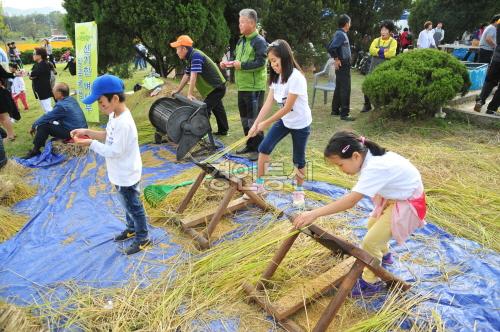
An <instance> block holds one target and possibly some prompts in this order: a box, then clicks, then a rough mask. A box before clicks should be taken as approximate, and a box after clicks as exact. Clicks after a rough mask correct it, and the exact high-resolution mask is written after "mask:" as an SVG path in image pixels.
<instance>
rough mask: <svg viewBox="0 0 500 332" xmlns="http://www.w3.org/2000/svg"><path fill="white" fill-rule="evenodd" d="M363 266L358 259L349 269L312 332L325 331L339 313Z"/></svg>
mask: <svg viewBox="0 0 500 332" xmlns="http://www.w3.org/2000/svg"><path fill="white" fill-rule="evenodd" d="M363 267H364V264H363V263H362V262H360V261H359V259H357V260H356V262H354V265H353V266H352V268H351V271H349V273H348V274H347V275H346V276H345V278H344V281H342V283H341V284H340V288H339V290H338V292H337V294H336V295H335V297H334V298H333V300H332V301H331V302H330V303H329V304H328V307H326V309H325V311H323V314H322V315H321V317H320V319H319V320H318V322H317V323H316V326H315V327H314V329H313V332H323V331H326V329H327V328H328V326H329V325H330V323H331V322H332V320H333V318H334V317H335V314H336V313H337V312H338V311H339V309H340V307H341V306H342V303H344V301H345V299H346V298H347V296H348V295H349V293H350V292H351V290H352V288H353V286H354V284H355V283H356V280H357V279H358V278H359V277H360V276H361V273H363Z"/></svg>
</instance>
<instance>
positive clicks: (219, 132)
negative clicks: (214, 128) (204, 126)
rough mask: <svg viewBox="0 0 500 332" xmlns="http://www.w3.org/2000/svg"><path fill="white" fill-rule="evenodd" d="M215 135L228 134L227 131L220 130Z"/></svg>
mask: <svg viewBox="0 0 500 332" xmlns="http://www.w3.org/2000/svg"><path fill="white" fill-rule="evenodd" d="M214 135H215V136H227V131H222V132H221V131H218V132H215V133H214Z"/></svg>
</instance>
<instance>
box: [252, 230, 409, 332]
mask: <svg viewBox="0 0 500 332" xmlns="http://www.w3.org/2000/svg"><path fill="white" fill-rule="evenodd" d="M292 233H295V234H293V235H291V236H290V237H289V238H287V239H285V240H284V241H283V243H282V244H281V246H280V247H279V249H278V251H277V252H276V253H275V255H274V257H273V259H272V260H271V262H270V263H269V264H268V266H267V268H266V270H265V271H264V273H263V274H262V277H261V279H260V281H259V282H258V283H257V285H256V286H252V285H250V284H248V283H244V284H243V288H244V290H245V291H246V293H247V294H248V295H249V296H250V298H251V299H252V300H254V301H255V302H256V303H257V304H259V305H260V306H261V307H262V308H263V309H264V310H265V311H266V312H267V313H269V314H270V315H272V316H273V317H274V318H275V319H276V320H277V321H278V323H279V324H280V325H281V326H282V327H283V328H285V329H286V330H287V331H290V332H299V331H304V329H303V328H302V327H301V326H300V325H298V324H297V323H295V322H294V321H292V320H291V319H289V317H290V316H291V315H292V314H294V313H295V312H297V311H299V310H300V309H301V308H303V307H304V303H305V302H306V303H310V302H311V301H313V300H314V299H317V298H319V297H321V296H322V295H323V294H325V293H327V292H329V291H330V290H332V289H334V288H336V287H337V286H338V285H340V287H339V288H338V290H337V293H336V295H335V297H334V298H333V299H332V301H331V302H330V303H329V305H328V306H327V307H326V309H325V310H324V311H323V314H322V315H321V317H320V319H319V320H318V322H317V323H316V326H315V327H314V329H313V331H314V332H322V331H325V330H326V329H327V328H328V326H329V325H330V323H331V322H332V320H333V318H334V317H335V314H336V313H337V312H338V310H339V309H340V307H341V306H342V304H343V303H344V301H345V299H346V298H347V296H348V295H349V293H350V292H351V290H352V288H353V287H354V285H355V283H356V280H357V279H358V278H359V277H360V276H361V274H362V273H363V269H364V268H365V267H367V268H369V269H370V270H371V271H372V272H373V273H375V274H376V275H377V276H378V277H379V278H380V279H382V280H383V281H385V282H386V283H387V284H388V286H390V287H392V286H393V284H398V285H399V287H401V289H402V290H404V291H406V290H408V289H409V288H410V287H411V286H410V285H409V284H407V283H405V282H404V281H403V280H401V279H398V278H397V277H396V276H394V275H393V274H392V273H390V272H389V271H387V270H386V269H384V268H383V267H381V266H380V265H379V264H377V263H378V262H377V259H375V258H374V257H373V256H371V255H370V254H369V253H367V252H366V251H364V250H363V249H361V248H358V247H356V246H355V245H353V244H351V243H349V242H347V241H345V240H343V239H341V238H339V237H336V236H334V235H332V234H330V233H327V232H326V231H325V230H323V229H321V228H320V227H318V226H316V225H310V226H309V227H307V228H304V229H302V230H301V231H300V232H297V231H295V230H294V231H292ZM301 233H303V234H306V235H308V236H310V237H311V238H313V239H314V240H315V241H316V242H318V243H319V244H321V245H323V246H324V247H326V248H328V249H330V250H332V251H333V252H334V253H335V254H343V255H347V256H349V258H347V259H345V260H343V261H342V262H341V263H340V264H338V265H336V266H334V267H332V268H331V269H329V270H328V271H326V272H324V273H322V274H321V275H319V276H318V277H317V278H316V279H315V280H314V282H312V283H309V284H307V285H305V286H303V287H297V288H295V289H294V290H293V291H291V292H290V293H289V294H286V295H285V296H284V297H282V298H281V299H279V300H277V301H276V302H274V303H271V302H270V301H269V299H268V297H267V296H266V294H265V291H264V287H265V283H266V281H268V280H270V279H271V277H272V276H273V274H274V272H275V271H276V269H277V268H278V266H279V264H280V263H281V262H282V261H283V259H284V258H285V256H286V254H287V253H288V251H289V250H290V248H291V247H292V245H293V243H294V242H295V240H296V239H297V237H298V236H299V234H301Z"/></svg>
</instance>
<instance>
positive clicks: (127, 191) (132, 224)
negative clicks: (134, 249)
mask: <svg viewBox="0 0 500 332" xmlns="http://www.w3.org/2000/svg"><path fill="white" fill-rule="evenodd" d="M115 188H116V190H117V191H118V199H119V200H120V202H121V203H122V205H123V207H124V208H125V220H126V222H127V231H130V232H135V237H136V241H142V240H145V239H147V237H148V224H147V220H146V212H145V211H144V206H143V205H142V202H141V199H140V195H141V192H140V190H139V182H137V183H136V184H134V185H132V186H130V187H121V186H116V185H115Z"/></svg>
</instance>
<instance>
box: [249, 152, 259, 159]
mask: <svg viewBox="0 0 500 332" xmlns="http://www.w3.org/2000/svg"><path fill="white" fill-rule="evenodd" d="M247 157H248V160H250V161H257V160H259V153H258V152H257V151H252V152H249V153H248V156H247Z"/></svg>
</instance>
